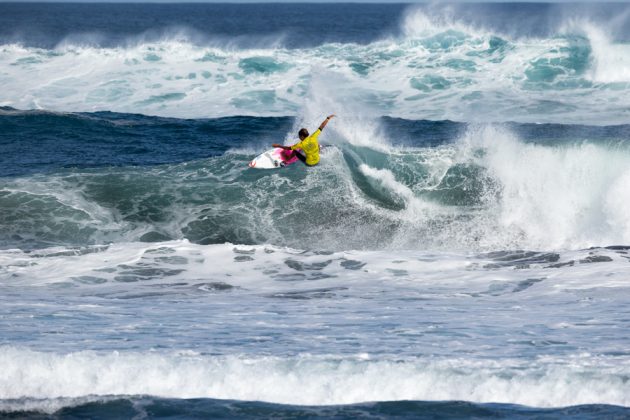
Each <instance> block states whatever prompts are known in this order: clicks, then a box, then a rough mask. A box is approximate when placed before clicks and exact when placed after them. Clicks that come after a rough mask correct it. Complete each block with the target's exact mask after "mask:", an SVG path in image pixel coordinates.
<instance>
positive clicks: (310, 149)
mask: <svg viewBox="0 0 630 420" xmlns="http://www.w3.org/2000/svg"><path fill="white" fill-rule="evenodd" d="M321 132H322V131H321V130H320V129H317V131H315V132H314V133H313V134H311V135H310V136H308V137H307V138H305V139H304V140H302V141H301V142H299V143H298V144H295V145H293V146H291V150H295V149H302V150H303V151H304V155H305V156H306V164H307V165H317V163H319V143H318V142H317V137H319V134H320V133H321Z"/></svg>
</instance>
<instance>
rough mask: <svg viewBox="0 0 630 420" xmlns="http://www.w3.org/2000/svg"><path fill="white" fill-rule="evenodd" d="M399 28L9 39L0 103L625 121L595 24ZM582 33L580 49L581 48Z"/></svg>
mask: <svg viewBox="0 0 630 420" xmlns="http://www.w3.org/2000/svg"><path fill="white" fill-rule="evenodd" d="M445 16H447V15H445ZM402 26H403V31H402V32H403V33H404V34H405V35H404V36H402V37H401V38H390V39H384V40H380V41H375V42H373V43H371V44H368V45H356V44H337V43H331V44H324V45H320V46H317V47H311V48H302V49H288V48H283V47H281V46H279V44H277V43H276V44H274V43H273V42H265V46H264V47H263V46H261V47H260V48H252V47H249V48H237V47H234V46H230V45H226V44H225V43H217V44H216V45H213V44H212V43H205V44H203V45H199V44H196V43H195V42H192V41H191V40H190V39H189V38H190V37H186V36H183V37H178V36H169V37H164V38H162V39H151V40H144V41H142V40H139V41H137V42H132V43H129V45H127V46H119V47H111V48H100V47H95V46H90V44H89V43H88V44H87V45H84V44H76V43H72V41H67V42H64V43H63V44H61V45H59V46H58V47H57V48H56V49H54V50H45V49H38V48H30V47H23V46H20V45H16V44H5V45H2V46H0V69H2V72H1V73H0V82H2V84H3V86H5V87H6V89H5V92H4V95H3V97H2V98H1V99H0V105H10V106H13V107H17V108H22V109H30V108H36V109H39V108H45V109H51V110H65V111H96V110H111V111H119V112H134V113H137V112H139V113H144V114H157V115H165V116H181V117H220V116H228V115H296V114H299V110H300V109H303V108H304V106H308V104H309V102H310V101H311V99H312V98H311V96H310V95H311V93H312V92H314V91H316V90H318V89H322V87H325V90H326V91H327V92H329V102H330V103H331V104H335V103H339V102H342V103H343V102H345V103H353V104H354V110H356V111H358V112H357V113H355V114H354V115H355V116H361V117H363V116H366V115H368V116H370V115H374V114H376V115H383V114H385V115H393V116H399V117H404V118H409V119H423V118H424V119H436V120H439V119H451V120H460V121H461V120H464V121H501V120H517V121H534V122H541V121H562V122H567V121H574V122H578V121H579V122H585V121H589V122H592V123H596V124H601V123H606V122H608V123H618V122H621V121H625V113H624V112H625V111H624V110H625V108H627V105H628V104H627V103H626V101H625V99H623V97H624V96H620V95H619V90H621V91H625V89H626V88H627V86H625V85H619V84H616V85H614V86H609V85H610V84H611V83H619V82H626V81H629V80H630V79H629V76H628V68H630V67H629V66H628V63H626V62H625V60H626V58H624V57H626V56H627V49H626V46H625V45H622V44H619V43H615V42H613V41H611V40H610V39H609V37H608V36H607V33H606V31H605V30H604V29H602V28H601V27H599V26H596V25H591V26H590V27H589V26H586V25H582V27H580V28H578V29H572V31H573V32H571V33H569V34H567V35H566V36H565V37H554V38H549V39H524V38H523V39H511V38H510V37H509V36H506V35H500V34H498V35H496V34H495V35H493V34H492V33H490V32H488V31H487V30H482V29H478V28H475V27H472V26H470V25H465V24H462V23H461V22H459V21H457V20H456V19H453V18H448V17H444V18H443V19H440V20H438V21H435V20H433V19H432V18H431V16H428V15H426V14H423V13H420V12H416V13H411V14H409V16H408V17H407V18H406V19H405V21H404V22H403V24H402ZM589 28H590V29H589ZM576 32H577V33H578V34H582V35H580V36H583V37H586V39H585V40H584V42H577V43H576V42H575V36H574V35H572V34H574V33H576ZM589 43H590V44H589ZM589 45H590V47H589ZM589 48H590V51H589ZM589 54H590V56H589ZM592 82H596V84H595V85H593V84H592ZM611 89H612V90H611ZM585 90H586V91H587V92H588V95H585V94H584V92H585ZM625 96H627V95H625ZM620 98H621V99H620ZM577 103H579V106H576V104H577ZM346 108H347V107H346ZM320 112H321V111H320Z"/></svg>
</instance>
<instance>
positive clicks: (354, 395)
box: [0, 346, 630, 409]
mask: <svg viewBox="0 0 630 420" xmlns="http://www.w3.org/2000/svg"><path fill="white" fill-rule="evenodd" d="M0 359H1V360H2V365H3V367H4V368H3V372H2V374H1V375H0V398H2V399H18V398H38V399H54V398H60V397H64V398H68V397H71V398H76V397H85V396H89V395H106V396H109V395H152V396H158V397H170V398H219V399H235V400H249V401H267V402H275V403H284V404H303V405H324V404H351V403H359V402H367V401H398V400H424V401H427V400H428V401H431V400H466V401H473V402H498V403H514V404H525V405H529V406H536V407H558V406H570V405H579V404H615V405H621V406H629V405H630V399H629V397H628V396H629V395H630V389H629V388H628V387H629V385H628V383H627V381H626V380H625V379H624V378H625V377H626V376H627V375H628V374H629V373H630V365H629V363H628V361H627V360H623V359H621V360H620V359H605V358H600V359H592V358H588V357H579V356H578V357H575V358H573V359H571V360H570V363H566V361H562V363H556V362H557V361H554V360H545V359H540V360H538V361H537V362H535V363H533V364H523V362H519V361H515V360H505V361H499V360H497V361H470V360H465V359H452V360H431V359H410V360H404V359H403V360H361V358H354V359H353V358H347V357H346V358H337V357H309V356H303V357H295V358H289V359H286V358H279V357H257V358H251V357H239V356H204V355H194V354H193V355H187V354H186V353H182V354H160V353H156V352H143V353H138V352H122V353H119V352H113V353H95V352H89V351H84V352H78V353H69V354H54V353H42V352H35V351H31V350H28V349H24V348H19V347H6V346H5V347H2V348H0ZM44 404H45V403H42V405H44ZM3 405H4V404H2V403H0V408H5V407H3ZM8 405H9V407H10V408H11V409H15V408H16V407H15V402H12V403H10V404H8ZM42 408H46V407H45V405H44V407H42ZM5 409H6V408H5Z"/></svg>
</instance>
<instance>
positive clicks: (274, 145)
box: [271, 143, 284, 149]
mask: <svg viewBox="0 0 630 420" xmlns="http://www.w3.org/2000/svg"><path fill="white" fill-rule="evenodd" d="M271 147H280V148H281V149H284V146H283V145H281V144H278V143H274V144H272V145H271Z"/></svg>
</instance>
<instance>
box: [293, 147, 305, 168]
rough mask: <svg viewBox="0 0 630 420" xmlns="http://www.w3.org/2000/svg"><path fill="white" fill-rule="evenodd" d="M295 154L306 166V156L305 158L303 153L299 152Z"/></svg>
mask: <svg viewBox="0 0 630 420" xmlns="http://www.w3.org/2000/svg"><path fill="white" fill-rule="evenodd" d="M293 153H295V157H297V158H298V159H300V160H301V161H302V163H303V164H305V165H306V156H304V155H303V154H302V153H300V152H298V151H297V150H296V151H295V152H293Z"/></svg>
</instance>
